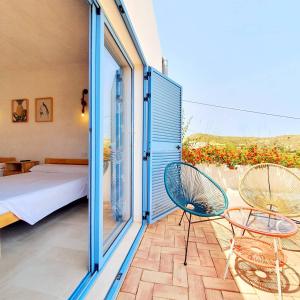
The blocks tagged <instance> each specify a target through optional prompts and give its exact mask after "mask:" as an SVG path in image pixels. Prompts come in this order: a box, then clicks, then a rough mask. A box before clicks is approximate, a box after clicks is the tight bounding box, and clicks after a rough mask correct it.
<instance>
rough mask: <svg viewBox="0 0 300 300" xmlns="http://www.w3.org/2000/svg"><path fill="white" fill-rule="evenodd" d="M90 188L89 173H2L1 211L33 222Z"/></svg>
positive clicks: (83, 194) (0, 184)
mask: <svg viewBox="0 0 300 300" xmlns="http://www.w3.org/2000/svg"><path fill="white" fill-rule="evenodd" d="M87 192H88V176H87V174H65V173H42V172H31V173H24V174H19V175H12V176H6V177H0V214H1V213H4V212H7V211H11V212H12V213H14V214H15V215H16V216H17V217H18V218H19V219H22V220H24V221H25V222H27V223H29V224H31V225H33V224H35V223H36V222H38V221H39V220H41V219H43V218H44V217H46V216H47V215H49V214H51V213H52V212H54V211H55V210H57V209H59V208H61V207H63V206H65V205H67V204H69V203H71V202H73V201H75V200H77V199H79V198H82V197H84V196H86V195H87Z"/></svg>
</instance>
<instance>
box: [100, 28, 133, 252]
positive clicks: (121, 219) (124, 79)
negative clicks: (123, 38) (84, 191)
mask: <svg viewBox="0 0 300 300" xmlns="http://www.w3.org/2000/svg"><path fill="white" fill-rule="evenodd" d="M104 37H105V47H104V51H103V76H102V78H101V79H102V84H103V85H102V87H103V112H104V121H103V126H104V128H103V132H104V155H103V172H104V174H103V243H104V244H103V249H104V252H106V251H107V250H108V248H109V247H110V245H111V244H112V243H113V241H114V240H115V238H116V237H117V236H118V234H119V233H120V232H121V231H122V229H123V228H124V226H125V225H126V223H127V222H128V221H129V220H130V218H131V215H132V214H131V211H132V200H131V186H132V178H131V177H132V176H131V163H132V130H131V124H132V116H131V110H132V100H131V99H132V97H131V93H132V91H131V87H132V80H131V77H132V69H131V67H130V65H129V63H128V61H127V60H126V58H125V56H124V55H123V53H122V51H121V50H120V48H119V47H118V45H117V44H116V42H115V40H114V38H113V37H112V35H111V34H110V32H109V30H108V29H107V28H105V33H104Z"/></svg>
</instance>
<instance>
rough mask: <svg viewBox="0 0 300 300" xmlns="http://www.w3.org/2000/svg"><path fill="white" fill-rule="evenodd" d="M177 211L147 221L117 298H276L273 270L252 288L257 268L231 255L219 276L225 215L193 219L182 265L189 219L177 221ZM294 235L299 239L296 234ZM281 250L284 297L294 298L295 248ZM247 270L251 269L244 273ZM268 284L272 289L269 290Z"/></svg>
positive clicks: (298, 256)
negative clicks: (284, 263) (207, 219)
mask: <svg viewBox="0 0 300 300" xmlns="http://www.w3.org/2000/svg"><path fill="white" fill-rule="evenodd" d="M180 217H181V211H179V210H178V211H176V212H174V213H172V214H171V215H169V216H167V217H165V218H164V219H162V220H160V221H158V222H156V223H155V224H153V225H149V226H148V228H147V230H146V232H145V234H144V237H143V239H142V241H141V243H140V246H139V249H138V251H137V253H136V255H135V258H134V259H133V261H132V264H131V267H130V269H129V272H128V274H127V276H126V278H125V281H124V283H123V286H122V288H121V291H120V293H119V296H118V300H126V299H142V300H147V299H154V300H159V299H161V300H162V299H180V300H184V299H190V300H192V299H197V300H198V299H199V300H202V299H203V300H204V299H206V300H219V299H225V300H227V299H230V300H239V299H245V300H269V299H270V300H275V299H278V298H277V293H276V277H275V276H274V273H272V271H271V272H269V273H267V275H268V276H267V278H265V279H263V278H260V283H259V284H260V288H257V286H255V282H254V281H252V282H251V280H249V278H250V279H251V278H252V279H257V276H255V271H256V270H255V269H251V268H250V269H249V267H248V266H246V267H245V265H243V263H242V262H240V261H239V260H234V259H233V258H232V259H231V263H230V270H231V272H230V273H229V274H228V277H227V279H226V280H223V272H224V268H225V261H226V259H225V254H224V252H227V249H228V246H229V243H228V241H229V240H230V238H231V231H230V228H229V225H228V223H227V222H226V221H225V220H218V221H214V222H205V223H198V224H193V225H192V227H191V234H190V246H189V252H188V265H187V266H184V265H183V261H184V248H185V237H186V234H187V228H188V227H187V226H188V223H187V220H186V219H185V218H184V224H182V226H178V223H179V220H180ZM193 220H196V217H195V218H194V219H193ZM298 238H299V239H300V234H299V236H298ZM299 244H300V240H299V241H298V245H299ZM286 253H287V257H288V260H287V263H288V266H287V267H285V268H284V270H283V271H284V272H283V276H282V290H283V299H284V300H299V299H300V276H299V274H300V253H299V252H291V251H289V252H286ZM247 268H248V269H247ZM249 270H250V271H249ZM247 272H248V275H249V274H250V275H249V276H248V278H247V276H246V275H247ZM241 277H243V279H242V278H241ZM270 289H273V291H271V292H270Z"/></svg>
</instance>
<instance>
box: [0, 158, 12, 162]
mask: <svg viewBox="0 0 300 300" xmlns="http://www.w3.org/2000/svg"><path fill="white" fill-rule="evenodd" d="M10 161H16V158H15V157H0V163H6V162H10Z"/></svg>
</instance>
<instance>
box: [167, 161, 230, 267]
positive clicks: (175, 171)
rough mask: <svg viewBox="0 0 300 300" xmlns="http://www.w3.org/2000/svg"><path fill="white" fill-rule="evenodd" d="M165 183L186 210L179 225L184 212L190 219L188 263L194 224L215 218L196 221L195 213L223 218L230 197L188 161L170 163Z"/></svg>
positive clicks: (206, 216)
mask: <svg viewBox="0 0 300 300" xmlns="http://www.w3.org/2000/svg"><path fill="white" fill-rule="evenodd" d="M164 182H165V188H166V191H167V194H168V196H169V197H170V199H171V200H172V201H173V202H174V203H175V205H176V206H178V207H179V208H181V209H182V210H183V213H182V216H181V219H180V222H179V225H181V222H182V219H183V217H184V215H185V216H186V218H187V219H188V222H189V226H188V234H187V240H186V247H185V259H184V264H185V265H186V264H187V263H186V259H187V251H188V245H189V236H190V227H191V224H194V223H199V222H206V221H211V220H212V219H205V220H200V221H194V222H192V215H194V216H198V217H205V218H211V217H215V218H214V219H213V220H216V219H219V218H221V215H222V214H223V212H224V211H225V209H227V207H228V198H227V196H226V193H225V192H224V191H223V189H222V188H221V187H220V186H219V185H218V184H217V183H216V182H215V181H214V180H213V179H212V178H210V177H209V176H208V175H206V174H205V173H203V172H201V171H200V170H199V169H197V168H196V167H194V166H192V165H189V164H187V163H183V162H172V163H169V164H168V165H167V166H166V168H165V173H164ZM188 214H189V216H188Z"/></svg>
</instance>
